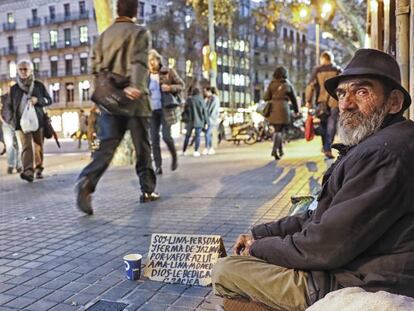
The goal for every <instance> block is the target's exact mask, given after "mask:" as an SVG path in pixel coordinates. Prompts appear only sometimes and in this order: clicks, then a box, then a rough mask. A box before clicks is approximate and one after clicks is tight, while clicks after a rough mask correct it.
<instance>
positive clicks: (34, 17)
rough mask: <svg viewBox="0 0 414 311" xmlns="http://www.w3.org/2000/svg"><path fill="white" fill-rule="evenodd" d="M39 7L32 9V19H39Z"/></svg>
mask: <svg viewBox="0 0 414 311" xmlns="http://www.w3.org/2000/svg"><path fill="white" fill-rule="evenodd" d="M37 18H38V17H37V9H32V20H34V21H35V20H37Z"/></svg>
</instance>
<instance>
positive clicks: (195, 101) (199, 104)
mask: <svg viewBox="0 0 414 311" xmlns="http://www.w3.org/2000/svg"><path fill="white" fill-rule="evenodd" d="M184 109H185V110H186V113H187V116H188V122H187V127H189V128H194V127H199V128H203V127H205V125H206V124H208V113H207V107H206V105H205V103H204V100H203V97H201V95H195V96H190V97H188V98H187V101H186V103H185V108H184Z"/></svg>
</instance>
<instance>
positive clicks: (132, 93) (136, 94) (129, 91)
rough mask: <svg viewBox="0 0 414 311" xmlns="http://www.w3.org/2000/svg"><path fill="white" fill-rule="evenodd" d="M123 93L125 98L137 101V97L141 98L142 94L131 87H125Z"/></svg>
mask: <svg viewBox="0 0 414 311" xmlns="http://www.w3.org/2000/svg"><path fill="white" fill-rule="evenodd" d="M124 93H125V95H126V97H128V98H129V99H131V100H134V99H138V98H139V97H141V94H142V92H141V91H140V90H138V89H137V88H135V87H132V86H127V87H126V88H124Z"/></svg>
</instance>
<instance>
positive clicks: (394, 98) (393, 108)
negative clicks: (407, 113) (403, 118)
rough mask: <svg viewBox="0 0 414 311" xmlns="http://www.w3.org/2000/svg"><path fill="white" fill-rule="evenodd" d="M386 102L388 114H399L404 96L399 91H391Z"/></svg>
mask: <svg viewBox="0 0 414 311" xmlns="http://www.w3.org/2000/svg"><path fill="white" fill-rule="evenodd" d="M387 101H388V104H389V107H390V110H389V111H388V113H390V114H396V113H399V112H400V111H401V109H402V107H403V104H404V94H403V93H402V92H401V91H400V90H392V91H391V94H390V96H388V100H387Z"/></svg>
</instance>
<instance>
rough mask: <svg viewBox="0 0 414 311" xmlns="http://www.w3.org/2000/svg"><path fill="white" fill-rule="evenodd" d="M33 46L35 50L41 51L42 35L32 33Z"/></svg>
mask: <svg viewBox="0 0 414 311" xmlns="http://www.w3.org/2000/svg"><path fill="white" fill-rule="evenodd" d="M32 46H33V50H38V49H40V33H38V32H34V33H32Z"/></svg>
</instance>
